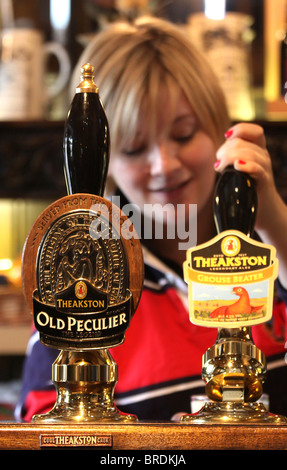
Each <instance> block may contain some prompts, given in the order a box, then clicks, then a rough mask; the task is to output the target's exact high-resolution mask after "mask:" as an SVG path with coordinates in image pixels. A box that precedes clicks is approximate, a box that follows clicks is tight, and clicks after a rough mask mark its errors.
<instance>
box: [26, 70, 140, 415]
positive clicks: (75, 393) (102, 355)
mask: <svg viewBox="0 0 287 470" xmlns="http://www.w3.org/2000/svg"><path fill="white" fill-rule="evenodd" d="M93 73H94V69H93V67H92V66H91V65H90V64H85V65H84V66H83V67H82V69H81V81H80V84H79V86H78V87H77V88H76V93H75V96H74V98H73V101H72V104H71V107H70V110H69V113H68V116H67V120H66V125H65V133H64V172H65V178H66V184H67V189H68V193H69V194H68V195H67V196H64V197H63V198H61V199H58V200H56V201H55V202H54V203H52V204H51V205H50V206H49V207H47V208H46V209H45V210H44V211H43V212H42V214H41V215H40V216H39V218H38V219H37V220H36V222H35V224H34V226H33V227H32V229H31V231H30V233H29V235H28V237H27V240H26V243H25V247H24V251H23V262H22V266H23V272H22V279H23V288H24V293H25V296H26V299H27V301H28V304H29V305H30V307H31V310H32V311H33V318H34V324H35V327H36V329H37V330H38V331H39V334H40V340H41V342H42V343H43V344H44V345H46V346H47V347H52V348H56V349H59V350H60V353H59V356H58V358H57V359H56V361H55V362H54V364H53V365H52V381H53V383H54V385H55V387H56V391H57V400H56V403H55V405H54V407H53V408H52V410H51V411H50V412H48V413H46V414H38V415H35V416H34V417H33V422H36V423H44V424H45V423H94V422H96V423H97V422H100V423H114V422H120V423H130V422H135V421H137V417H136V416H134V415H128V414H124V413H121V412H120V411H119V410H118V409H117V408H116V407H115V406H114V403H113V394H114V388H115V385H116V383H117V373H118V371H117V364H116V363H115V361H114V360H113V359H112V356H111V354H110V352H109V349H110V348H113V347H114V346H117V345H119V344H121V343H122V342H123V341H124V338H125V332H126V330H127V328H128V326H129V323H130V320H131V318H132V316H133V315H134V313H135V311H136V308H137V305H138V302H139V298H140V295H141V290H142V284H143V258H142V250H141V245H140V242H139V239H138V237H137V236H136V233H135V231H134V228H133V226H132V224H131V223H130V221H129V220H128V218H127V217H126V216H125V214H124V213H123V212H122V211H121V210H120V209H119V208H118V207H117V206H115V205H114V204H113V203H111V202H110V201H109V200H107V199H105V198H104V197H103V194H104V189H105V183H106V177H107V170H108V163H109V144H110V141H109V128H108V122H107V118H106V115H105V111H104V109H103V106H102V104H101V101H100V97H99V91H98V88H97V86H96V85H95V83H94V80H93ZM39 368H41V364H39Z"/></svg>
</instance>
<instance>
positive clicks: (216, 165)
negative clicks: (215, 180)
mask: <svg viewBox="0 0 287 470" xmlns="http://www.w3.org/2000/svg"><path fill="white" fill-rule="evenodd" d="M220 162H221V160H217V162H215V163H214V168H217V167H218V166H219V165H220Z"/></svg>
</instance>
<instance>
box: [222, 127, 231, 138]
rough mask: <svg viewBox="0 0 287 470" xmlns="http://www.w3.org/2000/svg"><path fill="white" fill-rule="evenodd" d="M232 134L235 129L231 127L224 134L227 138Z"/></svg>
mask: <svg viewBox="0 0 287 470" xmlns="http://www.w3.org/2000/svg"><path fill="white" fill-rule="evenodd" d="M232 134H233V130H232V129H229V130H228V131H226V132H225V134H224V136H225V137H226V139H228V137H231V136H232Z"/></svg>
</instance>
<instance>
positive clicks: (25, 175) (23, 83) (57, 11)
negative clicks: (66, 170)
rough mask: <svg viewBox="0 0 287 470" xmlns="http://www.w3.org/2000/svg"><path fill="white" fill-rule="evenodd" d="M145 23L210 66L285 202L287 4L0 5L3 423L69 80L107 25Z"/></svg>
mask: <svg viewBox="0 0 287 470" xmlns="http://www.w3.org/2000/svg"><path fill="white" fill-rule="evenodd" d="M146 14H149V15H154V16H159V17H163V18H166V19H169V20H170V21H172V22H174V23H176V24H178V25H179V26H180V28H182V29H183V31H184V32H185V34H186V35H188V36H189V37H190V38H191V39H192V41H194V43H195V44H196V45H197V46H198V48H200V49H201V50H203V52H204V53H205V54H206V55H207V56H208V57H209V59H210V60H209V61H210V63H211V65H212V66H213V67H214V70H215V72H216V73H217V75H218V77H219V80H220V81H221V83H222V86H223V89H224V91H225V94H226V99H227V103H228V107H229V111H230V115H231V118H232V119H233V121H235V122H236V121H239V120H247V121H254V122H258V123H260V124H261V125H262V126H263V127H264V128H265V132H266V136H267V143H268V146H269V150H270V153H271V155H272V162H273V169H274V173H275V177H276V183H277V186H278V188H279V190H280V192H281V193H282V195H283V196H284V197H285V196H287V133H286V120H287V0H174V1H172V0H150V1H148V0H25V1H23V0H0V419H1V418H4V419H7V417H8V418H10V417H12V412H13V406H14V403H15V402H16V400H17V393H18V390H19V382H20V379H21V371H22V366H23V359H24V355H25V350H26V345H27V341H28V338H29V335H30V328H31V320H32V317H31V313H30V312H29V311H28V308H27V306H26V303H25V301H24V298H23V294H22V289H21V253H22V249H23V245H24V243H25V239H26V236H27V234H28V232H29V230H30V228H31V227H32V225H33V224H34V222H35V219H36V218H37V216H38V215H39V214H40V213H41V211H42V210H43V209H44V208H45V207H46V206H47V205H48V204H49V203H50V202H52V201H54V200H55V199H57V198H59V197H61V196H64V195H65V194H66V190H65V184H64V176H63V170H62V140H63V130H64V121H65V118H66V115H67V112H68V108H69V105H70V97H69V93H68V88H69V78H70V74H71V70H72V69H73V68H74V66H75V64H76V62H77V59H78V58H79V55H80V54H81V52H82V50H83V48H84V47H85V45H86V44H87V43H88V42H89V40H90V38H91V37H92V36H93V35H95V34H97V33H98V32H99V31H100V30H102V29H103V28H105V27H106V26H107V25H108V24H109V23H111V22H113V21H116V20H118V19H122V18H124V19H128V20H131V19H133V18H135V17H137V16H141V15H146ZM206 86H208V83H207V84H206ZM7 384H8V387H7Z"/></svg>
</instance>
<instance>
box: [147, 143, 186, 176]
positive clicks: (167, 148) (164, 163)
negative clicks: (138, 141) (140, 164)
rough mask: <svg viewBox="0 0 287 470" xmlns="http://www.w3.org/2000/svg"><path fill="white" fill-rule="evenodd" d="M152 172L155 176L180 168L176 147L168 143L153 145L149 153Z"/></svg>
mask: <svg viewBox="0 0 287 470" xmlns="http://www.w3.org/2000/svg"><path fill="white" fill-rule="evenodd" d="M149 160H150V173H151V175H153V176H156V175H162V174H168V173H172V172H173V171H175V170H177V169H179V168H180V161H179V159H178V158H177V152H176V149H175V148H174V147H173V146H172V145H171V144H168V143H160V144H156V145H154V146H153V148H152V149H151V151H150V155H149Z"/></svg>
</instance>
